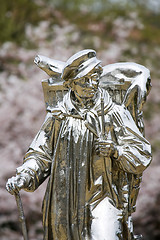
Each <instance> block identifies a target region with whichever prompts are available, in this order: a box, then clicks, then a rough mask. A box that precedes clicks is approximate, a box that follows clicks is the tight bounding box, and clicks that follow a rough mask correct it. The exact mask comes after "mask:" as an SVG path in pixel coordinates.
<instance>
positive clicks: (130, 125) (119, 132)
mask: <svg viewBox="0 0 160 240" xmlns="http://www.w3.org/2000/svg"><path fill="white" fill-rule="evenodd" d="M113 118H114V124H115V134H116V137H117V142H118V145H117V147H116V148H117V151H116V155H117V156H116V157H117V164H118V166H119V168H120V169H122V170H124V171H126V172H129V173H133V174H140V173H142V172H143V171H144V170H145V169H146V168H147V167H148V165H149V164H150V162H151V160H152V155H151V146H150V143H149V142H148V141H147V140H146V139H145V138H144V137H143V136H142V134H141V133H140V131H139V130H138V128H137V126H136V124H135V122H134V120H133V118H132V116H131V114H130V113H129V111H128V110H126V109H125V108H123V107H121V106H118V107H117V109H116V111H115V112H114V113H113Z"/></svg>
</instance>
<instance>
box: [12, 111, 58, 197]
mask: <svg viewBox="0 0 160 240" xmlns="http://www.w3.org/2000/svg"><path fill="white" fill-rule="evenodd" d="M53 135H54V118H53V117H52V115H51V114H50V113H48V114H47V116H46V119H45V121H44V123H43V125H42V127H41V129H40V131H39V132H38V134H37V135H36V137H35V139H34V140H33V142H32V144H31V145H30V147H29V149H28V151H27V153H26V154H25V157H24V163H23V165H22V166H20V167H18V168H17V170H16V177H12V178H11V179H9V180H8V182H7V190H8V191H9V192H10V193H12V194H13V193H14V192H15V191H17V190H20V189H24V190H26V191H34V190H35V189H36V188H37V187H38V186H39V185H40V184H41V183H42V182H43V181H44V180H45V179H46V178H47V176H48V175H49V174H50V167H51V162H52V155H53Z"/></svg>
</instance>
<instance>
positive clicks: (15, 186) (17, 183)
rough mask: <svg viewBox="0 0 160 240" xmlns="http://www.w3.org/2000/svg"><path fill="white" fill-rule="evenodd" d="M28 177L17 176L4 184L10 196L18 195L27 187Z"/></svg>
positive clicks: (26, 175)
mask: <svg viewBox="0 0 160 240" xmlns="http://www.w3.org/2000/svg"><path fill="white" fill-rule="evenodd" d="M29 182H30V177H29V175H28V174H25V173H23V174H19V175H16V176H15V177H12V178H9V179H8V181H7V183H6V189H7V191H8V192H9V193H10V194H12V195H13V194H15V193H18V192H19V191H20V190H21V189H23V188H27V187H28V186H29Z"/></svg>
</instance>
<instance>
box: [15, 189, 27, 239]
mask: <svg viewBox="0 0 160 240" xmlns="http://www.w3.org/2000/svg"><path fill="white" fill-rule="evenodd" d="M14 195H15V198H16V203H17V207H18V213H19V221H20V223H21V226H22V233H23V238H24V240H28V235H27V228H26V222H25V216H24V211H23V205H22V200H21V197H20V194H19V192H18V193H15V194H14Z"/></svg>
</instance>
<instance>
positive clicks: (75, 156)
mask: <svg viewBox="0 0 160 240" xmlns="http://www.w3.org/2000/svg"><path fill="white" fill-rule="evenodd" d="M102 91H103V97H104V113H105V118H104V119H105V123H106V124H105V127H106V140H107V139H111V140H112V141H113V142H114V144H115V146H116V149H117V152H116V155H114V156H113V157H103V156H101V155H100V154H98V153H97V152H96V151H95V142H96V141H98V139H99V138H100V136H101V131H102V119H101V118H102V116H101V115H102V112H101V101H100V97H99V96H97V99H96V102H95V104H94V105H93V107H92V108H90V109H80V108H79V107H78V106H77V105H76V103H75V102H74V101H73V100H72V98H71V91H69V92H68V93H67V94H66V95H65V97H64V99H63V101H62V102H61V103H59V104H58V106H57V107H56V108H53V109H49V111H50V112H48V114H47V116H46V119H45V121H44V123H43V125H42V127H41V129H40V131H39V132H38V134H37V136H36V137H35V139H34V140H33V142H32V144H31V146H30V148H29V150H28V152H27V153H26V155H25V158H24V163H23V165H22V166H21V167H19V168H18V169H17V172H18V174H20V173H21V172H26V173H28V174H29V175H30V177H31V180H30V184H29V187H28V188H27V189H26V190H27V191H34V190H35V189H36V188H37V187H38V186H39V185H40V184H41V183H42V182H43V181H44V180H45V179H46V178H47V177H48V176H49V181H48V185H47V189H46V193H45V197H44V201H43V225H44V240H52V239H53V240H120V239H123V240H125V239H126V240H129V239H134V237H133V232H132V227H128V228H129V229H128V230H127V231H128V233H126V232H127V231H126V229H125V228H126V226H129V225H131V226H132V223H131V216H130V212H131V208H132V207H133V206H132V204H131V201H130V191H131V190H132V189H131V188H132V186H131V183H130V182H129V179H130V177H129V176H130V175H131V176H132V175H133V176H136V175H137V174H142V172H143V171H144V170H145V169H146V167H147V166H148V165H149V164H150V162H151V147H150V144H149V142H148V141H147V140H146V139H145V138H144V137H143V136H142V134H141V133H140V132H139V130H138V128H137V126H136V124H135V122H134V121H133V119H132V117H131V115H130V113H129V111H128V110H127V109H126V108H125V107H124V106H120V105H116V104H115V103H113V102H112V100H111V98H110V96H109V94H108V93H107V92H106V91H104V90H102ZM108 123H109V124H108ZM126 222H127V223H126ZM129 222H130V224H129ZM124 232H125V233H124ZM124 234H125V235H124ZM126 234H128V235H126Z"/></svg>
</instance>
